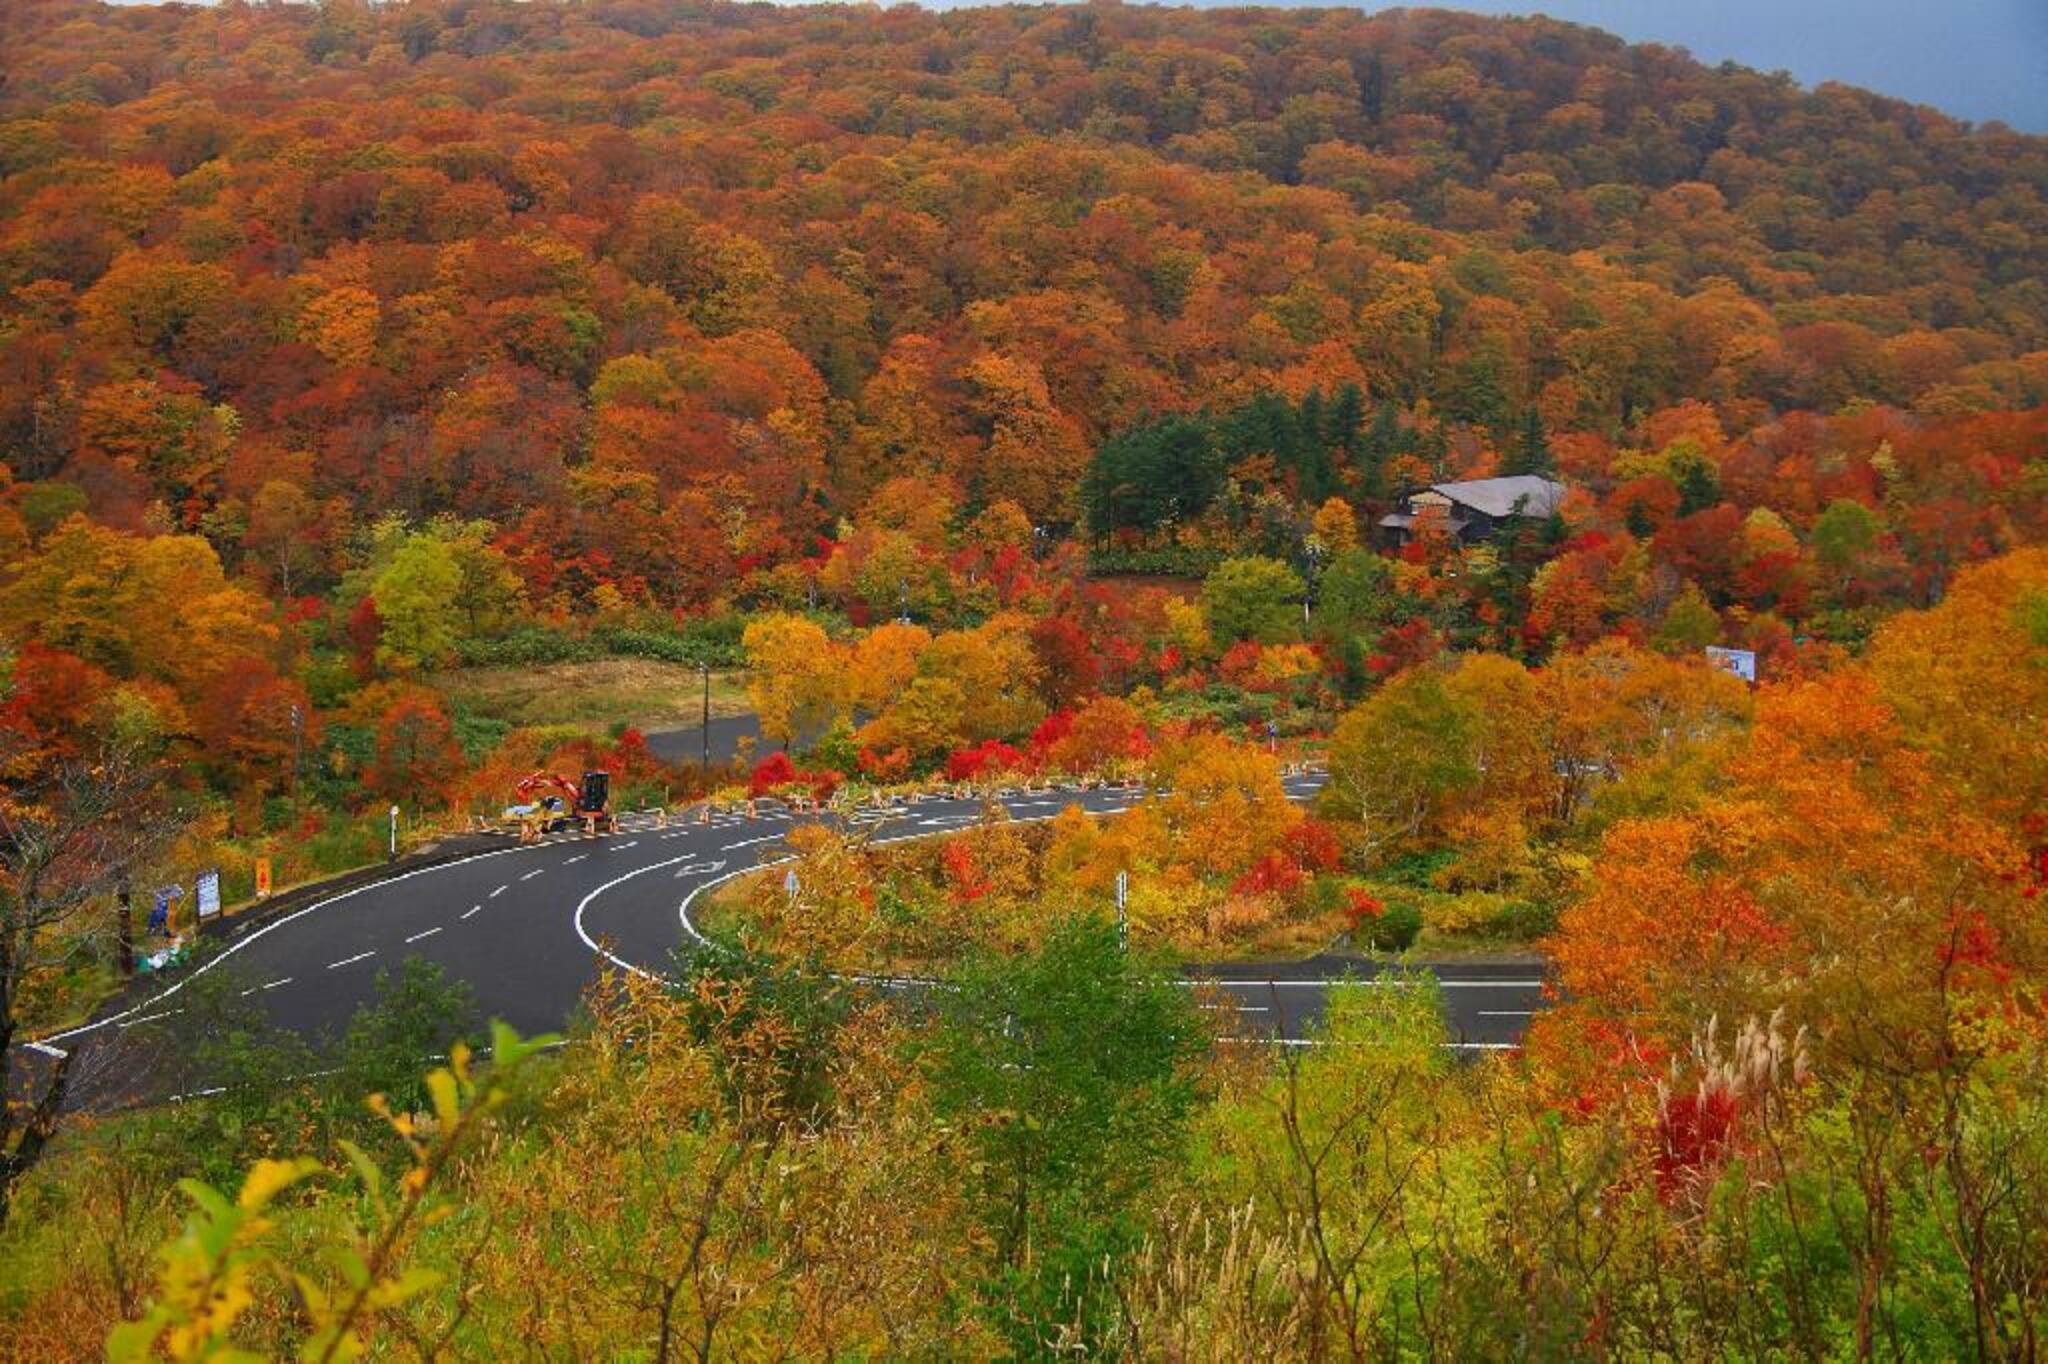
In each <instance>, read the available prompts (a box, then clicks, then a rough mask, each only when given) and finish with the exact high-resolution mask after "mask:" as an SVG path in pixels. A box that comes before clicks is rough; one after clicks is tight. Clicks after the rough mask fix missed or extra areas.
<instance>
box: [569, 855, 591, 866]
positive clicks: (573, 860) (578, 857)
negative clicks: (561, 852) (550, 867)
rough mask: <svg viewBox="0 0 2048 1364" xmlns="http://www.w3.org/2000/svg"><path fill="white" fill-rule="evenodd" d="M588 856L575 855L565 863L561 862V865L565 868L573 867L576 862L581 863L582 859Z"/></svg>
mask: <svg viewBox="0 0 2048 1364" xmlns="http://www.w3.org/2000/svg"><path fill="white" fill-rule="evenodd" d="M588 856H590V854H589V853H577V854H576V855H575V856H574V857H572V858H569V859H568V860H567V861H565V862H563V863H562V865H563V866H565V867H573V866H575V865H576V864H577V863H578V862H581V861H582V860H583V859H584V858H586V857H588Z"/></svg>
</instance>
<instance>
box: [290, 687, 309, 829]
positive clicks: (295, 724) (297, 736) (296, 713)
mask: <svg viewBox="0 0 2048 1364" xmlns="http://www.w3.org/2000/svg"><path fill="white" fill-rule="evenodd" d="M305 739H306V713H305V712H304V711H302V710H300V709H299V703H298V702H296V701H294V702H292V818H294V819H296V818H298V814H299V768H300V765H301V764H300V761H299V750H300V748H301V747H302V746H303V745H304V743H305Z"/></svg>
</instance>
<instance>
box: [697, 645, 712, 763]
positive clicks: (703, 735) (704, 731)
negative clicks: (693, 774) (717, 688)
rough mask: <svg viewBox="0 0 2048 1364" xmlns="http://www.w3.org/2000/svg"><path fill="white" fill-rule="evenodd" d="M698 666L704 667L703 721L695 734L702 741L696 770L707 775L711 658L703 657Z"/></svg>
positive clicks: (709, 760)
mask: <svg viewBox="0 0 2048 1364" xmlns="http://www.w3.org/2000/svg"><path fill="white" fill-rule="evenodd" d="M700 666H701V667H702V668H703V669H704V723H703V724H702V725H700V726H699V727H698V729H697V735H698V737H699V738H700V739H701V740H702V741H703V755H702V757H700V758H699V759H698V770H699V771H700V772H703V773H704V774H706V775H707V776H708V775H709V774H710V772H711V660H710V659H708V658H707V659H705V660H704V661H703V663H702V664H701V665H700Z"/></svg>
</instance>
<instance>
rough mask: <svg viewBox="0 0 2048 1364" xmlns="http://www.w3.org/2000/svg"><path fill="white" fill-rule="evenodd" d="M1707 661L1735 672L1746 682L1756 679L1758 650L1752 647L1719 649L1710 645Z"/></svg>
mask: <svg viewBox="0 0 2048 1364" xmlns="http://www.w3.org/2000/svg"><path fill="white" fill-rule="evenodd" d="M1707 662H1709V663H1711V664H1713V665H1714V666H1715V667H1717V668H1722V669H1725V670H1727V671H1728V672H1731V673H1734V674H1735V675H1736V676H1737V677H1739V678H1741V679H1742V680H1743V681H1745V682H1754V681H1756V652H1755V651H1754V650H1752V649H1717V648H1714V647H1713V646H1711V645H1709V646H1708V648H1707Z"/></svg>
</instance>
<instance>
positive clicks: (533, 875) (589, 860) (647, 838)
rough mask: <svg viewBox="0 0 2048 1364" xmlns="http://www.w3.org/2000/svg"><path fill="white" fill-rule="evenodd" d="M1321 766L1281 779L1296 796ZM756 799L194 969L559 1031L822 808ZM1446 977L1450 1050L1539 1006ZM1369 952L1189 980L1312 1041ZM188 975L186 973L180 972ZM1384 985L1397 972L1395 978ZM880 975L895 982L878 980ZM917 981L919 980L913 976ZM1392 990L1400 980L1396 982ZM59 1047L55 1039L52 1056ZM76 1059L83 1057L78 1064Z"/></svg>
mask: <svg viewBox="0 0 2048 1364" xmlns="http://www.w3.org/2000/svg"><path fill="white" fill-rule="evenodd" d="M1322 780H1323V778H1322V776H1321V774H1319V773H1307V774H1304V775H1301V776H1297V777H1293V778H1290V779H1289V780H1288V782H1287V787H1288V790H1289V793H1290V794H1291V795H1293V796H1295V797H1297V798H1306V797H1308V796H1310V795H1312V794H1313V793H1314V791H1315V790H1316V789H1317V788H1318V787H1319V785H1320V784H1321V782H1322ZM1139 795H1140V793H1139V792H1137V791H1135V790H1131V789H1123V788H1113V787H1112V788H1094V789H1089V790H1055V791H1049V792H1016V793H1011V794H1009V795H1007V796H1006V797H1005V798H1004V799H1003V803H1004V805H1005V806H1006V807H1007V808H1008V810H1009V811H1010V813H1011V814H1012V815H1013V817H1015V818H1018V819H1044V818H1049V817H1051V816H1052V815H1054V814H1057V813H1058V812H1059V811H1060V810H1061V809H1063V808H1065V807H1066V806H1068V805H1070V804H1079V805H1081V806H1082V807H1083V808H1084V809H1087V810H1089V811H1091V812H1093V813H1098V814H1110V813H1114V812H1116V811H1118V810H1121V809H1124V808H1127V807H1128V806H1129V805H1130V804H1131V803H1132V802H1133V801H1135V800H1137V799H1138V798H1139ZM983 808H984V807H983V803H982V802H981V801H980V800H960V799H940V798H933V799H925V800H919V801H915V802H911V803H907V804H903V805H897V806H889V807H884V808H881V809H876V810H862V811H861V812H859V813H857V814H855V815H853V816H851V818H852V819H853V820H854V821H855V822H856V823H860V824H874V825H879V826H880V827H879V828H878V829H877V830H876V837H877V839H883V840H893V839H900V838H915V837H928V836H933V835H937V834H942V833H944V832H945V831H947V830H949V829H957V828H962V827H965V826H967V825H970V824H972V823H974V822H975V821H976V820H978V819H979V818H980V817H981V815H982V812H983ZM815 817H816V816H811V815H799V814H792V813H791V812H789V811H787V810H782V809H779V808H777V807H776V806H775V805H774V804H773V803H772V802H764V803H763V809H762V812H761V813H760V814H758V815H756V816H753V817H745V816H740V815H728V816H725V817H722V818H718V819H714V820H713V821H712V822H711V823H709V824H699V823H695V822H689V823H672V824H668V825H666V826H664V825H663V824H661V823H660V822H659V821H657V820H656V819H655V818H654V817H653V816H651V815H643V816H630V815H629V816H625V817H623V818H622V819H621V821H620V829H619V831H618V832H617V833H615V834H611V835H607V836H603V837H597V838H591V837H587V836H581V835H562V836H558V837H554V838H551V839H549V840H547V841H544V842H541V843H538V844H529V845H517V844H512V845H508V846H506V847H503V848H499V849H495V850H491V851H485V852H480V853H477V854H475V855H473V856H468V857H463V858H459V859H457V860H453V861H449V862H444V863H439V864H436V865H431V866H426V867H422V868H420V869H418V870H415V871H411V872H407V873H404V874H402V875H399V876H396V877H393V878H391V879H389V880H384V881H378V882H374V883H372V884H370V885H367V886H363V887H360V888H358V889H355V890H351V891H347V892H344V893H341V894H338V895H335V896H332V897H329V898H327V899H325V900H320V901H317V902H315V903H313V904H312V905H309V906H308V907H306V908H304V909H300V910H297V911H295V912H292V913H287V914H284V915H281V916H280V917H277V918H274V919H271V920H269V921H267V922H260V923H252V924H251V925H249V926H248V927H246V928H243V929H242V930H240V931H239V932H235V933H232V935H231V936H229V937H228V938H227V939H226V942H225V948H224V950H223V951H222V952H221V954H220V955H218V956H217V957H215V958H213V960H212V961H211V962H210V963H209V965H208V966H206V967H204V968H202V969H204V970H219V969H222V968H223V967H228V966H231V967H232V968H233V969H234V970H235V972H236V974H237V975H238V976H239V978H240V979H241V980H243V981H244V982H245V989H246V990H247V992H248V993H250V994H253V995H255V996H257V997H258V998H259V1000H260V1002H261V1003H262V1004H263V1005H264V1006H265V1008H266V1010H267V1011H268V1012H269V1014H270V1015H271V1017H272V1018H273V1019H275V1020H276V1021H277V1022H279V1023H281V1024H283V1025H285V1026H288V1027H290V1028H293V1029H295V1030H298V1031H300V1032H304V1033H309V1034H311V1033H318V1032H321V1031H323V1030H325V1031H333V1032H339V1031H340V1030H341V1029H342V1028H343V1027H344V1026H345V1025H346V1023H347V1021H348V1018H349V1016H350V1014H352V1013H353V1012H354V1010H355V1009H356V1007H357V1006H358V1005H359V1004H361V1003H363V1002H364V1001H365V1000H366V999H368V998H369V997H370V996H371V994H372V992H373V988H374V983H375V979H376V976H377V973H378V971H380V970H382V969H385V968H389V967H395V966H397V965H398V964H399V963H400V962H402V961H403V960H404V959H405V958H406V957H408V956H420V957H425V958H428V959H429V960H432V961H435V962H439V963H440V964H441V965H442V966H444V967H445V968H447V970H448V972H449V973H450V974H451V975H452V976H455V977H457V978H460V979H462V980H465V981H467V982H469V984H470V985H471V986H472V987H473V988H474V990H475V991H476V997H477V1002H478V1004H479V1006H480V1007H481V1009H482V1011H483V1012H484V1013H485V1015H487V1016H494V1017H498V1018H502V1019H504V1020H505V1021H506V1022H508V1023H510V1024H511V1025H512V1026H514V1027H515V1028H518V1029H519V1030H520V1031H522V1032H526V1033H533V1032H541V1031H549V1030H554V1029H558V1028H560V1027H561V1026H562V1025H563V1023H564V1022H565V1021H566V1020H567V1019H569V1018H570V1017H571V1016H572V1014H573V1013H574V1012H575V1010H576V1008H577V1005H578V1002H579V1001H580V1000H581V999H582V997H583V995H584V993H585V991H586V990H587V989H588V988H589V986H590V985H591V983H592V981H593V980H594V979H595V977H596V976H597V974H598V972H599V970H600V969H601V968H602V967H603V966H604V965H606V964H607V963H609V964H613V965H617V966H620V967H624V968H626V969H628V970H633V971H640V972H646V973H649V974H656V975H658V974H661V973H663V972H664V971H666V970H667V969H668V968H669V966H670V962H671V953H672V952H673V951H674V950H675V949H676V948H677V947H678V946H679V945H681V944H684V943H686V942H688V941H690V940H692V939H693V938H695V937H696V936H697V928H696V925H695V923H694V922H693V921H692V918H691V909H692V904H693V901H694V900H696V899H699V898H701V893H702V892H705V891H708V890H709V889H710V888H711V887H712V886H714V885H716V884H717V883H719V882H721V881H724V880H727V879H730V878H731V877H733V876H737V875H740V874H742V873H744V872H746V871H748V870H751V869H753V868H755V867H757V866H761V865H765V864H770V863H773V862H775V861H777V860H778V859H780V858H781V857H783V856H784V855H785V854H786V849H785V848H784V847H783V844H782V839H783V835H784V834H785V833H786V832H787V831H788V829H789V828H790V827H791V825H792V823H794V822H796V821H800V820H804V819H811V818H815ZM1426 969H1429V970H1431V971H1432V972H1433V973H1434V974H1435V975H1436V976H1437V978H1438V983H1439V984H1440V985H1441V986H1442V994H1443V999H1444V1007H1445V1012H1446V1015H1447V1022H1448V1024H1449V1029H1450V1036H1451V1045H1453V1046H1455V1047H1458V1048H1460V1049H1463V1050H1468V1051H1481V1050H1489V1049H1499V1048H1505V1047H1510V1046H1512V1045H1514V1042H1515V1040H1516V1039H1517V1038H1518V1037H1519V1036H1520V1035H1521V1032H1522V1030H1523V1027H1524V1026H1525V1025H1526V1023H1527V1022H1528V1019H1529V1017H1530V1015H1531V1014H1532V1013H1533V1012H1535V1011H1536V1010H1537V1009H1539V1008H1541V1007H1542V1005H1543V987H1544V982H1543V980H1542V976H1541V972H1540V970H1539V969H1537V968H1536V967H1534V966H1531V965H1527V964H1520V965H1515V964H1470V965H1467V964H1462V963H1456V964H1450V963H1445V964H1436V965H1431V966H1428V967H1427V968H1426ZM1377 974H1378V971H1377V967H1376V965H1375V964H1374V963H1371V962H1362V961H1357V960H1351V959H1340V958H1315V959H1312V960H1310V961H1306V962H1298V963H1289V964H1286V965H1281V966H1265V965H1232V966H1219V967H1210V968H1204V969H1201V970H1199V971H1197V972H1192V973H1191V974H1190V977H1189V978H1190V981H1191V983H1207V984H1208V985H1210V986H1211V987H1213V988H1211V989H1208V990H1205V991H1204V1000H1205V1007H1208V1008H1211V1009H1213V1010H1216V1011H1217V1012H1219V1013H1222V1014H1227V1015H1229V1017H1228V1018H1227V1019H1220V1020H1219V1023H1220V1024H1221V1026H1220V1027H1219V1029H1218V1032H1219V1034H1220V1035H1222V1036H1225V1037H1235V1036H1242V1037H1246V1038H1257V1039H1259V1040H1262V1041H1277V1042H1282V1043H1291V1044H1306V1039H1307V1036H1308V1034H1309V1033H1310V1032H1312V1030H1313V1025H1314V1023H1315V1020H1316V1019H1317V1017H1318V1016H1319V1015H1320V1014H1321V1012H1322V1008H1323V1004H1324V1000H1325V998H1326V996H1327V993H1328V990H1329V988H1330V985H1331V984H1332V982H1333V981H1335V980H1338V979H1340V978H1342V977H1345V976H1347V975H1350V976H1356V977H1360V978H1364V979H1368V980H1369V979H1371V978H1373V977H1375V976H1376V975H1377ZM184 979H191V977H189V976H188V977H185V978H184ZM1389 983H1390V984H1395V983H1394V982H1389ZM882 984H884V985H885V986H887V985H893V984H897V983H893V982H882ZM913 984H914V983H913ZM181 988H182V984H181V983H179V982H173V983H171V984H170V985H169V986H167V988H166V989H165V990H164V991H163V992H161V993H159V994H156V995H153V996H150V997H149V998H147V999H145V1000H144V1001H143V1002H141V1003H139V1004H136V1005H134V1006H132V1007H131V1008H129V1009H127V1010H126V1011H124V1012H120V1013H116V1014H113V1015H111V1016H108V1017H104V1018H101V1019H98V1020H96V1021H94V1022H93V1023H91V1024H88V1025H86V1026H85V1027H82V1028H77V1029H73V1030H71V1031H70V1032H66V1033H62V1034H58V1035H55V1036H52V1037H48V1038H44V1039H42V1041H41V1043H39V1044H38V1046H39V1048H40V1049H41V1050H42V1051H43V1053H44V1055H45V1057H46V1058H47V1057H48V1056H51V1055H53V1054H54V1050H69V1049H73V1048H78V1047H86V1048H90V1049H92V1050H93V1051H96V1052H102V1056H101V1059H102V1060H106V1059H109V1058H107V1057H106V1056H105V1055H104V1052H103V1051H102V1049H104V1048H106V1047H108V1046H109V1045H110V1044H111V1045H116V1046H118V1042H119V1039H120V1037H121V1035H122V1033H123V1032H124V1031H125V1030H126V1029H128V1028H131V1027H135V1026H137V1025H139V1024H142V1023H146V1022H149V1021H151V1020H154V1019H158V1018H161V1017H164V1016H165V1015H166V1014H167V1013H169V1012H171V1011H175V1010H177V1009H178V1008H179V1001H178V991H179V990H180V989H181ZM1397 988H1398V986H1397ZM53 1049H54V1050H53ZM80 1059H81V1060H84V1059H85V1058H84V1057H81V1058H80Z"/></svg>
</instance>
